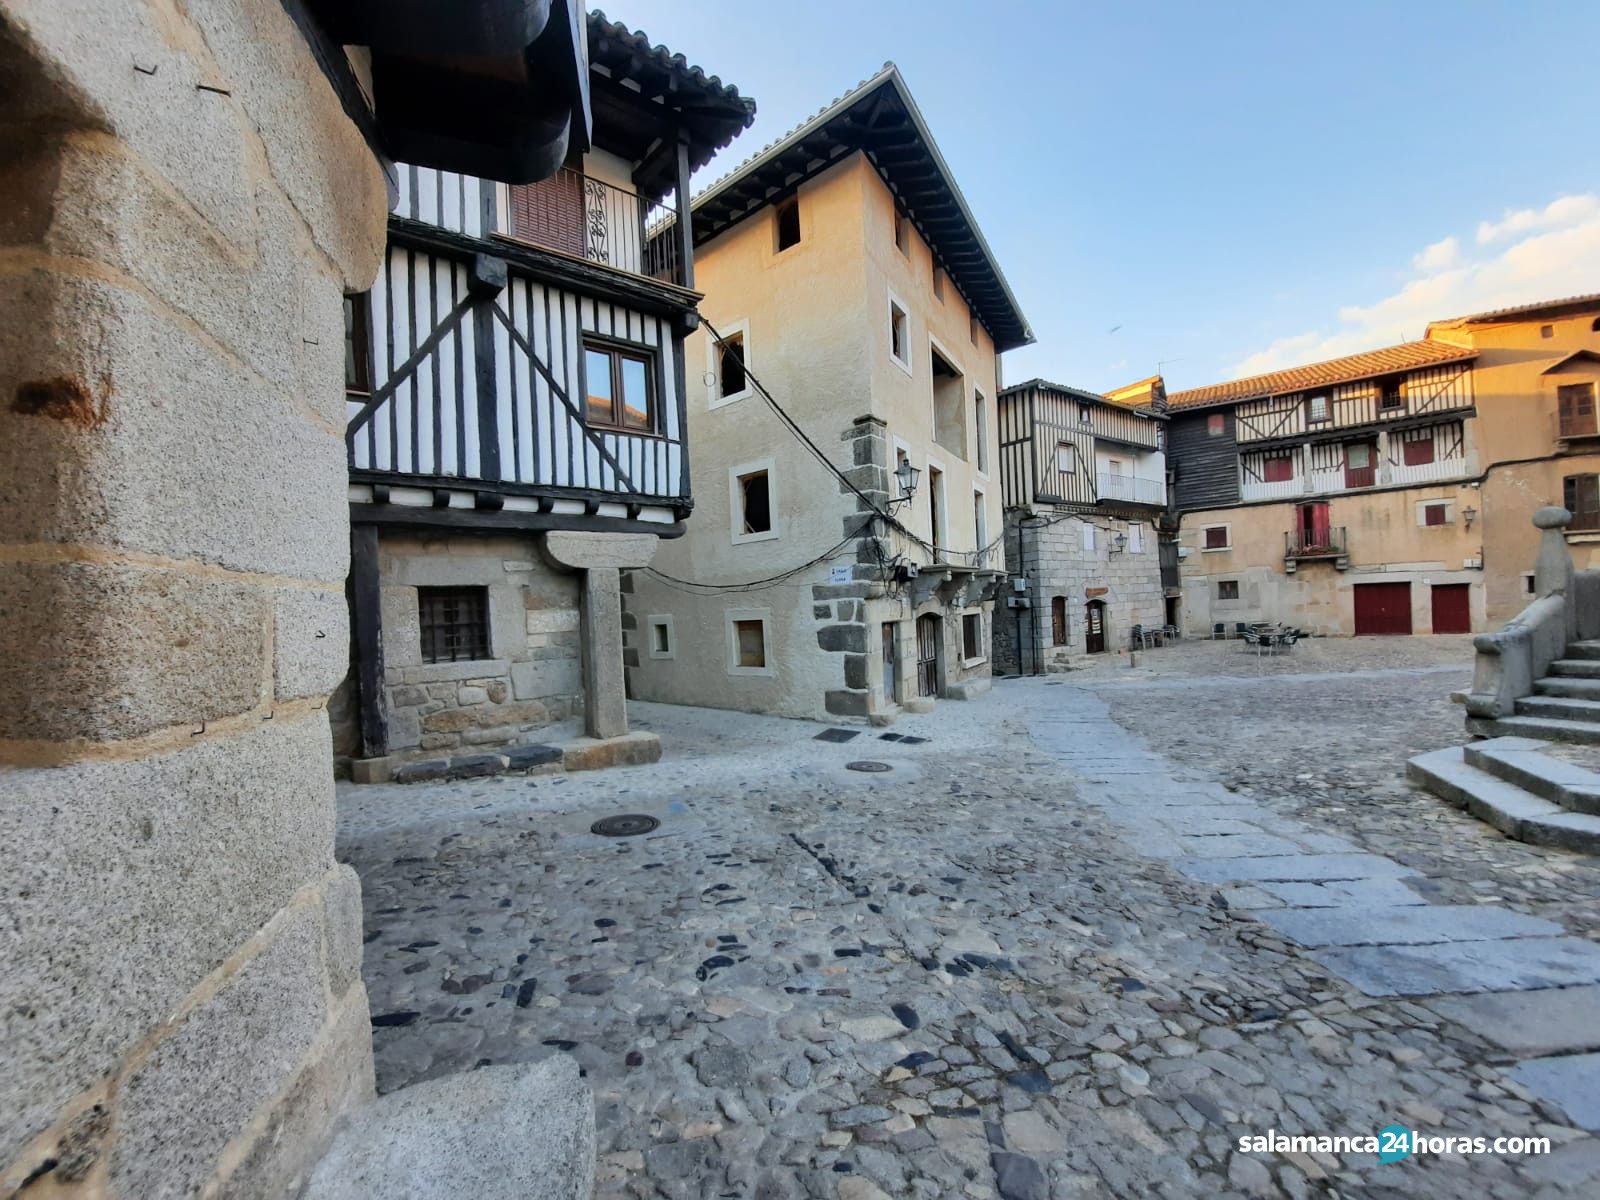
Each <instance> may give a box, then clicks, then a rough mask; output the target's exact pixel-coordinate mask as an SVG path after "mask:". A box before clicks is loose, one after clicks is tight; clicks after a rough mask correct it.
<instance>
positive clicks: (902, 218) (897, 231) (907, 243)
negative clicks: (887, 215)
mask: <svg viewBox="0 0 1600 1200" xmlns="http://www.w3.org/2000/svg"><path fill="white" fill-rule="evenodd" d="M894 244H895V246H896V247H897V248H898V249H899V251H900V253H901V254H904V255H905V256H906V257H907V258H910V257H911V219H910V218H909V217H907V216H906V215H905V213H903V212H901V211H900V210H899V209H898V208H897V209H895V210H894Z"/></svg>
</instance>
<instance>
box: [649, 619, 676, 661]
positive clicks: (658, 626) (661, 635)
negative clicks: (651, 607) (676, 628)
mask: <svg viewBox="0 0 1600 1200" xmlns="http://www.w3.org/2000/svg"><path fill="white" fill-rule="evenodd" d="M648 621H649V630H650V632H649V637H648V639H647V640H646V642H645V649H646V650H647V651H648V652H649V654H650V657H651V658H676V657H677V647H676V646H675V645H674V644H673V635H672V618H671V617H670V616H653V617H650V618H648Z"/></svg>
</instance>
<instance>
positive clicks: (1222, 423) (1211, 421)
mask: <svg viewBox="0 0 1600 1200" xmlns="http://www.w3.org/2000/svg"><path fill="white" fill-rule="evenodd" d="M1227 432H1228V419H1227V418H1226V417H1224V416H1223V415H1222V414H1221V413H1212V414H1211V415H1210V416H1209V417H1207V418H1206V436H1207V437H1221V436H1222V435H1223V434H1225V433H1227Z"/></svg>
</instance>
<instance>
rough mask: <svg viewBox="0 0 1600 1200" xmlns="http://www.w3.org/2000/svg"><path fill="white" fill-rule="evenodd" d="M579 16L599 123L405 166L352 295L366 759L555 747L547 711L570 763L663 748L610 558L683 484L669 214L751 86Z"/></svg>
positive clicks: (678, 245)
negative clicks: (543, 150) (485, 159)
mask: <svg viewBox="0 0 1600 1200" xmlns="http://www.w3.org/2000/svg"><path fill="white" fill-rule="evenodd" d="M586 34H587V45H588V92H589V96H590V102H591V107H592V114H593V121H592V129H591V132H590V135H589V137H588V138H587V139H586V140H585V141H584V143H583V144H578V143H577V142H576V141H574V143H573V144H571V145H569V147H568V152H567V157H566V160H565V162H564V164H563V165H562V167H561V169H560V170H558V171H556V172H555V173H554V174H553V175H551V176H549V177H548V178H546V179H543V180H539V181H537V182H534V183H531V184H506V183H499V182H495V181H494V180H492V179H485V178H480V177H478V176H474V175H470V174H462V173H455V172H448V171H438V170H433V169H430V168H427V167H421V166H415V165H409V164H404V163H402V164H400V165H399V167H398V175H399V187H398V189H397V195H396V199H395V202H394V208H393V211H392V212H391V215H390V218H389V245H388V250H387V254H386V257H385V261H384V266H383V270H382V272H381V274H380V275H379V278H378V281H377V283H376V285H375V286H374V287H373V288H372V290H371V291H369V292H365V293H362V294H359V295H353V296H350V297H348V298H347V299H346V301H345V343H346V364H345V369H346V389H347V393H346V394H347V400H346V434H345V436H346V441H347V444H348V447H349V468H350V496H349V498H350V522H351V527H352V547H353V550H352V559H351V603H352V617H353V627H354V632H355V638H354V649H353V655H352V677H351V679H350V681H349V682H348V684H347V685H346V687H345V689H344V690H343V691H342V692H341V695H340V697H339V699H340V700H343V701H345V702H344V703H342V704H336V720H335V723H334V733H335V738H336V753H338V754H339V755H340V756H341V757H344V758H350V759H353V760H354V761H355V764H356V765H355V770H356V773H357V774H358V776H359V777H360V778H363V779H369V780H370V779H376V778H383V777H385V776H387V775H388V774H390V773H391V772H392V771H394V770H400V771H402V775H401V777H402V778H404V777H406V776H407V775H417V776H426V775H433V774H438V773H451V774H461V773H476V772H483V771H488V770H493V769H496V768H497V767H498V766H501V765H503V764H502V763H500V762H499V761H498V758H499V753H498V752H500V751H502V750H506V749H507V748H508V747H512V748H517V747H519V744H521V746H525V747H526V749H525V750H524V749H517V751H516V754H515V755H514V756H513V757H514V761H515V762H516V763H517V764H518V765H523V764H526V763H534V762H539V761H543V760H544V759H545V757H546V756H548V755H549V754H550V753H551V748H550V747H549V746H547V745H544V744H542V743H544V742H546V741H548V740H550V739H551V737H552V736H554V735H552V734H551V733H549V732H548V730H549V729H550V728H551V727H557V728H558V729H560V731H561V736H560V738H559V739H558V740H562V741H563V742H564V746H563V749H564V751H565V761H566V763H567V764H568V765H569V766H574V765H585V766H588V765H603V764H605V763H608V762H612V761H641V760H648V759H650V758H653V757H655V756H657V755H659V753H660V746H659V743H658V742H657V741H656V739H655V738H654V737H653V735H639V736H635V737H631V738H626V739H625V740H624V738H625V735H627V734H628V723H627V713H626V706H625V698H624V692H623V675H622V629H621V615H622V614H621V601H620V595H619V591H618V587H619V583H618V572H619V569H626V568H630V567H639V566H643V565H644V564H645V563H648V562H649V561H650V559H651V556H652V555H653V554H654V552H655V547H656V544H657V542H658V540H660V539H663V538H674V537H677V536H678V535H679V534H681V533H682V531H683V528H684V526H683V521H684V518H685V517H687V515H688V513H689V510H690V507H691V505H692V500H691V497H690V484H689V471H688V462H687V458H686V456H685V450H684V446H685V441H686V437H687V429H686V425H685V419H684V405H685V396H686V389H687V383H686V380H688V379H691V378H693V379H698V377H699V371H698V370H697V369H694V368H689V367H686V348H685V340H684V339H685V335H686V334H688V332H689V331H690V330H691V329H692V328H693V327H694V325H695V319H696V314H695V305H696V302H697V300H698V298H699V297H698V295H697V293H696V292H695V290H694V287H695V275H694V254H693V250H692V247H691V246H690V243H689V232H690V230H691V228H692V220H691V219H689V218H687V217H686V216H685V219H682V220H675V221H673V222H672V223H670V224H667V223H665V222H666V220H667V218H668V217H669V216H675V215H683V213H682V208H683V203H684V201H686V200H687V197H688V181H689V175H690V172H691V171H693V170H695V169H696V168H698V167H701V166H704V165H705V164H706V163H707V162H708V161H710V159H711V158H712V156H713V155H714V154H715V153H716V152H717V151H718V150H719V149H720V148H722V147H723V146H725V145H727V143H728V142H729V141H730V140H731V139H732V138H733V137H734V136H736V135H737V134H738V133H740V132H741V131H742V130H743V129H744V128H745V127H746V126H748V125H749V123H750V122H751V120H753V118H754V115H755V104H754V102H753V101H751V100H750V99H749V98H747V97H745V96H741V95H740V94H739V91H738V89H737V88H736V87H733V86H732V85H729V84H725V83H723V82H722V81H721V80H719V79H717V78H716V77H715V76H708V75H707V74H706V73H705V72H704V71H702V70H701V69H700V68H699V67H696V66H691V65H689V64H687V63H686V62H685V61H684V59H683V57H682V56H681V55H675V54H673V53H671V52H670V51H668V50H667V49H666V48H665V47H662V46H659V45H655V44H653V43H652V42H651V41H650V39H648V38H647V37H645V36H644V35H642V34H640V33H637V32H635V31H633V30H630V29H628V28H627V27H625V26H623V25H620V24H618V23H616V22H614V21H610V20H608V19H607V18H606V17H605V16H603V15H602V14H599V13H592V14H590V15H589V16H588V19H587V29H586ZM569 719H581V721H582V730H581V732H582V735H583V736H582V737H581V738H578V739H576V740H574V738H573V734H574V732H575V731H574V730H573V728H572V727H571V726H570V725H566V726H563V724H562V723H564V722H568V720H569ZM574 723H575V721H574ZM598 743H605V744H603V745H602V744H598ZM415 760H422V762H420V763H418V764H417V765H414V766H410V767H407V766H406V764H407V763H408V762H412V761H415ZM424 764H425V765H424Z"/></svg>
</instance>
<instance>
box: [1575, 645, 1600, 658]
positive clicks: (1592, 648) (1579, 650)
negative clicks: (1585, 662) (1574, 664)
mask: <svg viewBox="0 0 1600 1200" xmlns="http://www.w3.org/2000/svg"><path fill="white" fill-rule="evenodd" d="M1567 657H1568V658H1589V659H1600V641H1587V642H1568V643H1567Z"/></svg>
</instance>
